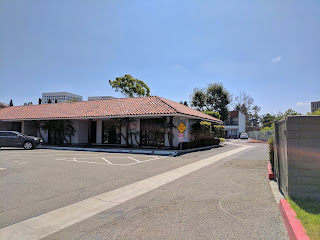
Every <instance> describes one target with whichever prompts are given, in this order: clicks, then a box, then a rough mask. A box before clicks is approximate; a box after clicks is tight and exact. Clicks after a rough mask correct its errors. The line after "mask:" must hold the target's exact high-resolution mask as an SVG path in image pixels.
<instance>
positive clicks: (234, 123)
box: [224, 120, 239, 126]
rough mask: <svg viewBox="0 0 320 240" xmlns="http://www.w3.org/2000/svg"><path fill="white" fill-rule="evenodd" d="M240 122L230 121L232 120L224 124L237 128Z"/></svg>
mask: <svg viewBox="0 0 320 240" xmlns="http://www.w3.org/2000/svg"><path fill="white" fill-rule="evenodd" d="M238 124H239V122H238V121H230V120H227V121H225V122H224V125H226V126H235V125H238Z"/></svg>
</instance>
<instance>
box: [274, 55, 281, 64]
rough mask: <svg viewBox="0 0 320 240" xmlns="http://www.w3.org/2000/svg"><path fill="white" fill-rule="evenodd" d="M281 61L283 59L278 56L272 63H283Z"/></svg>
mask: <svg viewBox="0 0 320 240" xmlns="http://www.w3.org/2000/svg"><path fill="white" fill-rule="evenodd" d="M281 59H282V57H281V56H278V57H275V58H273V59H272V62H273V63H275V62H281Z"/></svg>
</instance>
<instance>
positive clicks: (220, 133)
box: [212, 125, 225, 138]
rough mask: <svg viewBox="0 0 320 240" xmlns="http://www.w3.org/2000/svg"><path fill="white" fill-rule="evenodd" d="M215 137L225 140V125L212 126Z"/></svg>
mask: <svg viewBox="0 0 320 240" xmlns="http://www.w3.org/2000/svg"><path fill="white" fill-rule="evenodd" d="M212 131H213V135H214V136H215V137H217V138H223V137H224V136H225V128H224V126H223V125H213V126H212Z"/></svg>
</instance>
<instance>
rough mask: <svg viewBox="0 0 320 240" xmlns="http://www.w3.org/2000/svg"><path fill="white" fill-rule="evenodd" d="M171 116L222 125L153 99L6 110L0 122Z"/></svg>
mask: <svg viewBox="0 0 320 240" xmlns="http://www.w3.org/2000/svg"><path fill="white" fill-rule="evenodd" d="M175 114H182V115H188V116H193V117H197V118H202V119H205V120H208V121H213V122H219V123H222V121H221V120H219V119H217V118H214V117H211V116H209V115H207V114H204V113H202V112H199V111H197V110H195V109H192V108H189V107H187V106H185V105H183V104H180V103H176V102H173V101H170V100H168V99H165V98H161V97H157V96H152V97H138V98H117V99H108V100H96V101H85V102H70V103H54V104H41V105H28V106H17V107H8V108H4V109H1V110H0V120H19V119H20V120H21V119H26V120H32V119H61V118H68V119H75V118H99V117H100V118H103V117H110V116H119V117H121V116H135V115H168V116H170V115H175Z"/></svg>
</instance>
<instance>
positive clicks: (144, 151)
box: [38, 145, 221, 156]
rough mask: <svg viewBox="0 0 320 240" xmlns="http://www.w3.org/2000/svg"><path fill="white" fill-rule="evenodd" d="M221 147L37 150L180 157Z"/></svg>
mask: <svg viewBox="0 0 320 240" xmlns="http://www.w3.org/2000/svg"><path fill="white" fill-rule="evenodd" d="M217 147H221V145H213V146H208V147H200V148H192V149H186V150H166V149H140V148H116V147H114V148H110V147H105V146H98V145H97V146H90V147H87V146H82V147H81V146H65V147H64V146H49V145H44V146H39V147H38V148H39V149H55V150H69V151H88V152H106V153H130V154H147V155H160V156H180V155H182V154H186V153H191V152H196V151H203V150H209V149H211V148H217Z"/></svg>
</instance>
